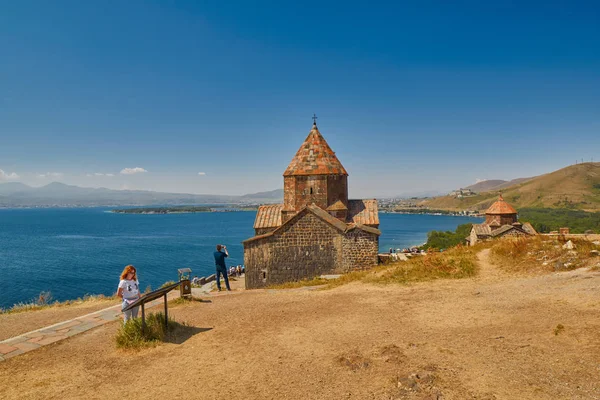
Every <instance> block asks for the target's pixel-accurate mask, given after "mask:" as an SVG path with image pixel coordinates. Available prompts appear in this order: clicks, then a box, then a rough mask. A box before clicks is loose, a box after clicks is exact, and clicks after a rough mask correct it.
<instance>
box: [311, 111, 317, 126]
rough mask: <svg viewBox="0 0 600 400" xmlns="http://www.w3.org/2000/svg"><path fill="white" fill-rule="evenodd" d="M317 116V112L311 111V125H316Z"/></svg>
mask: <svg viewBox="0 0 600 400" xmlns="http://www.w3.org/2000/svg"><path fill="white" fill-rule="evenodd" d="M317 118H318V117H317V114H314V113H313V116H312V119H313V125H315V126H316V125H317Z"/></svg>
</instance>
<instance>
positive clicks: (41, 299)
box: [0, 292, 117, 314]
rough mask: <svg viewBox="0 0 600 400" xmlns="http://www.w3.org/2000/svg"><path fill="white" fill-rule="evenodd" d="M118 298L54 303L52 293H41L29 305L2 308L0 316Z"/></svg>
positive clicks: (86, 297)
mask: <svg viewBox="0 0 600 400" xmlns="http://www.w3.org/2000/svg"><path fill="white" fill-rule="evenodd" d="M116 299H117V297H116V296H105V295H103V294H98V295H85V296H84V297H80V298H78V299H74V300H66V301H60V302H59V301H54V302H53V301H52V294H51V293H50V292H41V293H40V294H39V296H38V298H37V299H34V300H31V301H30V302H27V303H17V304H15V305H14V306H12V307H11V308H0V314H16V313H22V312H28V311H38V310H44V309H48V308H59V307H67V306H72V305H79V304H84V303H91V302H95V301H102V300H116Z"/></svg>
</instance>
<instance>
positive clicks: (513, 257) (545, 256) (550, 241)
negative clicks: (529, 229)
mask: <svg viewBox="0 0 600 400" xmlns="http://www.w3.org/2000/svg"><path fill="white" fill-rule="evenodd" d="M571 241H572V242H573V244H574V245H575V248H574V249H572V250H569V249H564V248H563V245H564V244H565V243H566V240H565V239H564V238H561V237H547V236H535V237H528V238H515V239H513V238H508V239H502V240H498V241H496V242H495V243H494V245H493V246H492V249H491V260H492V262H493V263H494V264H495V265H497V266H499V267H500V268H502V269H504V270H506V271H509V272H536V271H569V270H573V269H576V268H582V267H593V268H598V264H597V263H598V262H599V261H600V258H599V257H596V256H594V255H593V254H592V250H600V246H598V245H595V244H593V243H592V242H590V241H587V240H584V239H571Z"/></svg>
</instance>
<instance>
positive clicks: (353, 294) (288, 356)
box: [0, 252, 600, 400]
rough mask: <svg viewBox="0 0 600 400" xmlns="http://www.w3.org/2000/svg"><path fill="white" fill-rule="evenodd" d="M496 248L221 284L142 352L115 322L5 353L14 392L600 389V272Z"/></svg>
mask: <svg viewBox="0 0 600 400" xmlns="http://www.w3.org/2000/svg"><path fill="white" fill-rule="evenodd" d="M487 261H488V255H487V253H486V252H483V253H481V254H480V262H481V268H482V272H481V276H479V277H477V278H474V279H463V280H452V281H451V280H445V281H443V280H440V281H436V282H430V283H419V284H415V285H411V286H373V285H365V284H361V283H355V284H351V285H346V286H342V287H339V288H336V289H333V290H312V291H308V290H305V291H262V292H253V291H248V292H245V293H241V294H235V295H228V294H224V295H222V296H215V297H212V298H211V299H210V302H203V303H198V302H195V303H192V304H188V305H183V306H179V307H174V308H173V309H172V311H171V313H172V314H173V316H174V317H175V319H176V320H178V321H185V322H187V323H188V324H189V325H190V326H191V328H190V330H189V331H187V332H186V333H185V334H181V335H180V336H179V337H178V338H177V340H175V341H174V342H173V343H166V344H164V345H161V346H159V347H157V348H154V349H149V350H144V351H142V352H139V353H131V352H122V351H118V350H116V349H115V347H114V342H113V336H114V334H115V332H116V329H117V324H109V325H105V326H103V327H100V328H97V329H95V330H93V331H90V332H88V333H86V334H83V335H81V336H75V337H73V338H72V339H69V340H67V341H65V342H61V343H58V344H56V345H51V346H49V347H46V348H42V349H41V350H36V351H34V352H31V353H27V354H25V355H22V356H19V357H15V358H12V359H9V360H7V361H6V362H4V363H2V364H0V398H3V399H17V398H18V399H37V398H65V399H79V398H89V399H104V398H109V397H114V395H115V394H116V393H127V397H128V398H131V399H142V398H148V397H153V398H154V397H159V396H161V395H164V396H169V397H173V396H176V397H187V398H199V399H221V398H226V399H286V398H289V399H424V398H438V396H439V395H441V396H443V397H441V398H443V399H445V400H449V399H461V400H462V399H480V400H484V399H486V400H490V399H536V400H537V399H559V398H560V399H600V384H599V383H598V382H599V381H600V364H599V363H598V360H600V342H599V341H598V340H597V336H598V332H600V319H599V318H598V315H599V313H600V273H597V272H587V271H582V270H577V271H570V272H565V273H555V274H548V275H539V276H513V275H509V274H506V275H505V274H503V273H502V272H501V271H497V270H495V268H494V267H493V266H492V265H491V264H489V263H488V262H487ZM486 263H487V264H486ZM559 325H560V326H562V328H558V327H559ZM90 354H93V357H90ZM124 377H127V379H124Z"/></svg>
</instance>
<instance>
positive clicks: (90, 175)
mask: <svg viewBox="0 0 600 400" xmlns="http://www.w3.org/2000/svg"><path fill="white" fill-rule="evenodd" d="M85 176H87V177H92V176H94V175H92V174H85Z"/></svg>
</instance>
